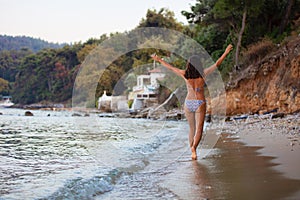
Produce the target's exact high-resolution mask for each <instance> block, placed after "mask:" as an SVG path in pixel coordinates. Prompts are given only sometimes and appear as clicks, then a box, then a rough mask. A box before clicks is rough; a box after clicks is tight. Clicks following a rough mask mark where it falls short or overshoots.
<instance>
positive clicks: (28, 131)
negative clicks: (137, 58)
mask: <svg viewBox="0 0 300 200" xmlns="http://www.w3.org/2000/svg"><path fill="white" fill-rule="evenodd" d="M0 112H1V113H3V115H1V116H0V159H1V163H0V177H1V179H0V198H1V199H199V198H200V199H206V198H207V199H283V198H288V197H292V198H294V197H299V196H297V194H296V192H299V189H300V188H299V185H300V184H299V183H300V182H299V180H292V179H288V178H285V177H284V176H282V174H280V173H279V172H277V171H275V170H274V169H273V168H272V166H274V163H272V158H271V157H264V156H260V155H259V154H258V153H257V150H258V149H259V147H247V146H245V145H243V144H242V143H239V142H235V141H234V139H231V138H228V137H222V138H220V139H219V142H218V144H217V146H216V147H217V148H215V149H214V150H212V151H210V155H209V156H208V157H207V158H206V159H200V160H198V161H191V160H190V152H189V148H188V141H187V133H186V132H187V130H188V127H187V124H186V122H184V121H183V122H175V121H168V122H166V121H151V120H144V119H115V118H100V117H98V116H97V115H96V114H90V116H89V117H72V116H71V115H72V113H71V112H53V111H32V112H33V114H34V116H33V117H25V116H24V112H25V111H24V110H17V109H2V110H0ZM48 115H50V116H48ZM199 153H200V154H201V153H203V154H204V153H205V152H204V150H200V152H199ZM298 195H299V193H298Z"/></svg>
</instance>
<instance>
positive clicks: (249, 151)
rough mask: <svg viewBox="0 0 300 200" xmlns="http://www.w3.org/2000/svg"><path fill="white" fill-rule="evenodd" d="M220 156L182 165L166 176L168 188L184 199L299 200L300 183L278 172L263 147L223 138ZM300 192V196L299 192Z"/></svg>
mask: <svg viewBox="0 0 300 200" xmlns="http://www.w3.org/2000/svg"><path fill="white" fill-rule="evenodd" d="M217 147H218V148H220V149H221V151H220V153H219V154H216V155H213V156H211V157H209V158H206V159H204V160H198V161H191V162H180V163H179V164H178V166H177V167H176V170H175V171H174V173H171V174H170V175H168V177H165V178H166V179H165V181H164V184H163V185H164V187H167V188H168V189H170V190H171V191H172V192H174V193H175V194H176V195H177V196H179V197H180V199H283V198H290V199H297V198H299V190H300V187H299V185H300V180H293V179H288V178H286V177H284V176H283V175H282V174H281V173H279V172H278V171H276V170H274V169H273V168H272V166H274V165H276V164H274V163H272V160H273V157H267V156H261V155H259V153H258V152H257V150H258V149H260V148H261V147H249V146H245V145H244V144H242V143H240V142H236V141H234V139H232V138H228V137H226V136H223V137H222V138H221V139H220V140H219V142H218V144H217ZM297 192H298V193H297Z"/></svg>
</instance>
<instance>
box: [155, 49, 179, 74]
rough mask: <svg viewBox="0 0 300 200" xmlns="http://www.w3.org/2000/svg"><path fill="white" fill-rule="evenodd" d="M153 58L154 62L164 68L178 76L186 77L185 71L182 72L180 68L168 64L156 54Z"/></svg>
mask: <svg viewBox="0 0 300 200" xmlns="http://www.w3.org/2000/svg"><path fill="white" fill-rule="evenodd" d="M151 57H152V58H153V60H155V61H158V62H160V63H161V64H162V65H163V66H164V67H166V68H167V69H169V70H171V71H173V72H174V73H175V74H177V75H178V76H181V77H184V73H185V70H181V69H178V68H176V67H174V66H172V65H170V64H169V63H167V62H166V61H164V60H163V59H161V58H160V57H159V56H157V55H156V54H153V55H151Z"/></svg>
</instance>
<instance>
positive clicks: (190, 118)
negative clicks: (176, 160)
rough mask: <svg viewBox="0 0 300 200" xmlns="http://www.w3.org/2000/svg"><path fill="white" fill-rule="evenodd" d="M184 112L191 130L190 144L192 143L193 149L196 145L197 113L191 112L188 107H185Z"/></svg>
mask: <svg viewBox="0 0 300 200" xmlns="http://www.w3.org/2000/svg"><path fill="white" fill-rule="evenodd" d="M184 112H185V117H186V119H187V121H188V123H189V128H190V130H189V142H190V147H192V146H193V144H194V137H195V131H196V123H195V113H193V112H190V111H189V109H188V108H187V107H186V106H184Z"/></svg>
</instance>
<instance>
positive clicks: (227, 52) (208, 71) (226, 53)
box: [204, 44, 233, 76]
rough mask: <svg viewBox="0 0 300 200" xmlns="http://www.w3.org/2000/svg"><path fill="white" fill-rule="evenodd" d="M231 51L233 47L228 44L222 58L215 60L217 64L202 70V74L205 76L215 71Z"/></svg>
mask: <svg viewBox="0 0 300 200" xmlns="http://www.w3.org/2000/svg"><path fill="white" fill-rule="evenodd" d="M232 49H233V46H232V45H231V44H230V45H228V46H227V47H226V49H225V51H224V53H223V54H222V56H221V57H220V58H219V59H218V60H217V62H216V63H215V64H213V65H212V66H210V67H208V68H206V69H204V74H205V76H207V75H209V74H211V73H212V72H214V71H215V69H217V68H218V67H219V66H220V65H221V63H222V62H223V60H224V59H225V58H226V56H227V55H228V54H229V53H230V51H231V50H232Z"/></svg>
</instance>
